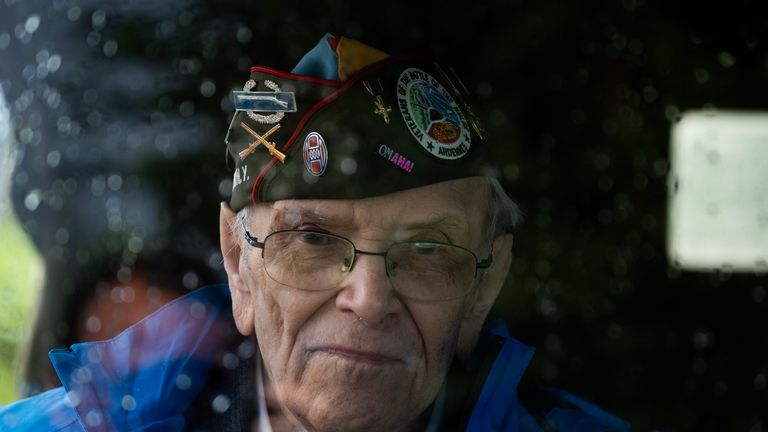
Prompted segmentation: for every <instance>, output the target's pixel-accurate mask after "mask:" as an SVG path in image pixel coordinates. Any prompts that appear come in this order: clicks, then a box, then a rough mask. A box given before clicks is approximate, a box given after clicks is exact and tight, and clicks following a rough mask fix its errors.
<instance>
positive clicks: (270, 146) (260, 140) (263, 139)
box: [239, 122, 285, 163]
mask: <svg viewBox="0 0 768 432" xmlns="http://www.w3.org/2000/svg"><path fill="white" fill-rule="evenodd" d="M240 127H242V128H243V129H245V131H246V132H248V133H249V134H251V135H253V137H254V138H256V141H254V142H252V143H250V144H248V148H246V149H245V150H243V151H241V152H240V153H239V155H240V159H245V158H247V157H248V156H250V154H251V153H253V152H254V151H255V150H256V147H258V146H259V145H261V144H264V147H266V148H267V150H269V154H271V155H272V156H274V157H276V158H277V159H278V160H279V161H280V162H282V163H285V155H284V154H283V153H281V152H280V150H278V149H277V148H275V143H273V142H269V141H267V138H269V136H270V135H272V134H273V133H275V132H276V131H277V130H278V129H280V124H279V123H278V124H276V125H274V126H272V129H270V130H268V131H267V132H265V133H264V135H259V134H258V133H256V131H254V130H253V129H251V128H250V127H249V126H248V125H247V124H245V122H242V123H240Z"/></svg>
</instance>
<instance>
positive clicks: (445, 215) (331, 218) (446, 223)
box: [269, 205, 469, 240]
mask: <svg viewBox="0 0 768 432" xmlns="http://www.w3.org/2000/svg"><path fill="white" fill-rule="evenodd" d="M294 218H295V220H292V219H294ZM307 222H311V223H317V224H321V225H323V226H327V227H330V228H332V227H349V226H350V224H351V221H350V220H348V218H346V217H343V216H340V215H334V214H332V213H328V212H324V211H322V210H317V209H315V208H312V207H310V206H304V205H297V206H285V207H281V208H278V209H275V212H274V214H273V215H272V218H271V220H270V225H269V226H270V229H272V230H274V229H286V225H287V226H290V227H291V228H295V227H298V226H300V225H301V224H303V223H307ZM399 228H402V229H405V230H409V231H416V230H437V231H441V232H443V233H444V234H445V235H446V236H447V237H448V239H449V240H454V239H453V237H454V236H451V235H449V234H451V233H454V234H459V233H463V232H466V231H468V230H469V224H468V222H467V221H466V219H464V218H461V217H459V216H458V215H456V214H455V213H451V212H435V213H433V214H431V215H429V216H428V217H427V218H425V219H424V220H422V221H418V222H413V223H406V224H405V225H401V226H400V227H399Z"/></svg>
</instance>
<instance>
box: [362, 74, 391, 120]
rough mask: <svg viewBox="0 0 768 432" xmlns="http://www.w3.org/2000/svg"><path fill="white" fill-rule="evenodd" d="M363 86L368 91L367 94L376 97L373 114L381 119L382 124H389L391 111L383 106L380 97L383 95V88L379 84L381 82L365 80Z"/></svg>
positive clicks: (373, 79)
mask: <svg viewBox="0 0 768 432" xmlns="http://www.w3.org/2000/svg"><path fill="white" fill-rule="evenodd" d="M363 86H364V87H365V89H366V90H368V93H370V94H371V95H373V96H376V99H375V101H374V106H375V108H374V110H373V113H374V114H376V115H380V116H381V117H383V118H384V123H386V124H389V113H390V112H391V111H392V107H391V106H388V105H385V104H384V99H383V98H382V97H381V95H382V94H383V93H384V86H383V85H382V84H381V80H379V79H378V78H371V79H368V80H365V81H364V82H363Z"/></svg>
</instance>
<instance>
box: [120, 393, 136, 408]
mask: <svg viewBox="0 0 768 432" xmlns="http://www.w3.org/2000/svg"><path fill="white" fill-rule="evenodd" d="M120 406H122V407H123V409H124V410H126V411H133V410H135V409H136V399H134V397H133V396H131V395H125V396H123V399H122V400H121V401H120Z"/></svg>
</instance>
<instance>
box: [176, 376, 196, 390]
mask: <svg viewBox="0 0 768 432" xmlns="http://www.w3.org/2000/svg"><path fill="white" fill-rule="evenodd" d="M176 387H178V388H179V390H188V389H189V388H190V387H192V379H191V378H190V377H189V376H188V375H186V374H179V376H177V377H176Z"/></svg>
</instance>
